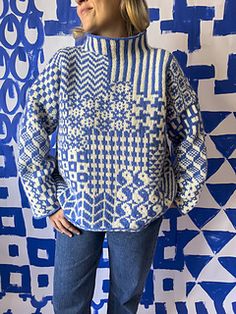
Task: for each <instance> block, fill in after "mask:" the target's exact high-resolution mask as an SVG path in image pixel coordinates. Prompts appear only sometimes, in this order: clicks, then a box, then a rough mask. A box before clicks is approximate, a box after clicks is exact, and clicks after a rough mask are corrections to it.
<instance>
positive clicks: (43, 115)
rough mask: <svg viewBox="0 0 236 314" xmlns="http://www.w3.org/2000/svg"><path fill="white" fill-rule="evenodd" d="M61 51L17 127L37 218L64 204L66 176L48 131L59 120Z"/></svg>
mask: <svg viewBox="0 0 236 314" xmlns="http://www.w3.org/2000/svg"><path fill="white" fill-rule="evenodd" d="M59 54H60V50H58V51H57V52H56V53H55V54H54V55H53V57H52V58H51V59H50V60H49V62H48V63H47V65H46V66H45V68H44V69H43V71H42V72H41V73H40V74H39V75H38V77H37V79H36V80H35V81H34V83H33V84H32V86H31V87H30V88H29V90H28V94H27V97H26V98H27V100H26V106H25V108H24V111H23V114H22V116H21V119H20V121H19V124H18V128H17V142H18V149H19V153H18V159H17V167H18V173H19V175H20V178H21V181H22V184H23V186H24V188H25V191H26V193H27V197H28V200H29V203H30V205H31V209H32V211H33V215H34V217H35V218H36V219H37V218H42V217H45V216H47V215H48V214H49V213H50V214H52V213H53V212H55V211H57V210H58V209H59V208H60V207H61V206H60V203H59V202H58V200H57V191H58V186H59V187H60V186H61V185H62V182H63V179H62V177H61V176H60V174H59V173H58V171H57V164H56V159H55V158H54V157H53V156H50V155H49V150H50V138H49V135H51V134H52V133H53V132H54V131H55V129H56V127H57V122H58V97H59V86H60V69H59ZM59 190H60V189H59Z"/></svg>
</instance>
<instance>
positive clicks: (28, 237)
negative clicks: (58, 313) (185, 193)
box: [0, 0, 236, 314]
mask: <svg viewBox="0 0 236 314" xmlns="http://www.w3.org/2000/svg"><path fill="white" fill-rule="evenodd" d="M147 3H148V6H149V13H150V19H151V25H150V27H149V29H148V39H149V42H150V44H151V45H153V46H155V47H162V48H166V49H168V50H169V51H172V52H173V53H174V54H175V56H176V57H177V59H178V60H179V62H180V64H181V66H182V68H183V70H184V72H185V74H186V75H187V76H188V78H189V79H190V82H191V84H192V86H193V87H194V89H195V90H196V91H197V93H198V96H199V100H200V105H201V110H202V117H203V120H204V127H205V130H206V133H207V136H206V141H207V148H208V158H209V159H208V165H209V169H208V178H207V181H206V183H205V186H204V187H203V191H202V194H201V197H200V200H199V203H198V204H197V207H195V208H194V209H193V210H192V211H191V212H190V213H189V214H188V215H186V216H180V215H179V213H178V212H177V210H176V209H170V210H169V211H168V212H167V213H166V215H165V217H164V220H163V223H162V227H161V230H160V233H159V237H158V244H157V250H156V254H155V258H154V260H153V264H152V267H151V269H150V272H149V275H148V278H147V281H146V285H145V289H144V292H143V296H142V298H141V301H140V306H139V310H138V313H139V314H142V313H143V314H144V313H149V314H150V313H152V314H153V313H158V314H166V313H167V314H175V313H178V314H188V313H189V314H194V313H199V314H207V313H208V314H215V313H217V314H223V313H227V314H233V313H236V249H235V248H236V230H235V227H236V191H235V190H236V179H235V178H236V176H235V173H236V150H235V148H236V119H235V118H236V105H235V104H236V1H235V0H188V1H187V0H149V1H147ZM78 24H79V18H78V16H77V14H76V3H75V2H74V1H70V0H50V1H43V0H1V1H0V180H1V184H0V241H1V242H0V285H1V288H0V314H21V313H24V314H33V313H35V314H51V313H53V309H52V302H51V301H52V279H53V271H54V251H55V233H54V230H53V228H52V226H51V224H50V221H49V220H47V219H42V220H35V219H33V218H32V214H31V210H30V208H29V203H28V201H27V197H26V195H25V193H24V190H23V188H22V185H21V182H20V179H19V176H18V174H17V169H16V162H15V161H16V156H17V153H18V151H17V145H16V127H17V124H18V121H19V118H20V116H21V113H22V111H23V108H24V105H25V94H26V91H27V88H28V87H29V85H30V83H32V81H33V80H34V79H35V78H36V77H37V75H38V73H39V72H40V71H41V70H42V69H43V67H44V66H45V64H46V62H47V61H48V60H49V58H50V57H51V56H52V55H53V53H54V52H55V51H56V50H57V49H59V48H61V47H65V46H69V45H75V44H77V43H76V42H75V41H74V39H73V37H72V35H71V29H72V28H73V27H74V26H76V25H78ZM54 140H55V139H54V136H52V148H53V142H54ZM52 152H53V149H52ZM108 290H109V257H108V249H107V242H106V237H105V240H104V247H103V254H102V256H101V259H100V263H99V267H98V269H97V279H96V286H95V292H94V298H93V303H92V307H93V311H92V313H94V314H95V313H97V314H105V313H106V308H107V298H108Z"/></svg>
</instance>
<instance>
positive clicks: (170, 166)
mask: <svg viewBox="0 0 236 314" xmlns="http://www.w3.org/2000/svg"><path fill="white" fill-rule="evenodd" d="M26 100H27V101H26V105H25V108H24V111H23V113H22V116H21V119H20V122H19V125H18V130H17V141H18V147H19V154H18V158H17V167H18V172H19V176H20V178H21V181H22V184H23V187H24V190H25V192H26V195H27V197H28V200H29V203H30V207H31V210H32V213H33V216H34V217H35V218H37V219H40V218H43V217H46V216H49V215H51V214H53V213H54V212H56V211H57V210H58V209H60V208H62V209H63V212H64V215H65V217H66V219H68V220H69V221H70V222H72V223H73V224H74V225H75V226H77V227H78V228H82V229H85V230H93V231H111V230H113V231H130V232H133V231H139V230H141V229H143V228H145V227H146V226H147V225H148V224H149V223H150V222H151V221H153V220H155V219H156V218H157V217H159V216H160V215H162V214H163V213H165V212H166V211H167V210H168V208H169V207H170V205H171V204H172V202H173V201H174V202H175V204H176V206H177V208H178V210H179V211H180V212H181V213H182V214H186V213H188V212H189V211H190V210H192V209H193V208H194V206H195V205H196V204H197V202H198V200H199V196H200V192H201V189H202V186H203V184H204V182H205V180H206V176H207V151H206V145H205V132H204V128H203V122H202V117H201V112H200V105H199V101H198V96H197V94H196V92H195V91H194V89H193V88H192V86H191V85H190V83H189V80H188V79H187V77H186V76H185V75H184V72H183V70H182V68H181V67H180V65H179V63H178V61H177V59H176V57H175V56H174V55H173V53H171V52H169V51H168V50H166V49H163V48H154V47H151V46H150V45H149V44H148V42H147V30H144V31H143V32H140V33H138V34H136V35H133V36H129V37H116V38H114V37H105V36H100V35H95V34H93V33H87V34H86V35H85V37H84V41H83V42H82V43H81V44H80V45H78V46H75V47H64V48H61V49H59V50H57V51H56V52H55V53H54V55H53V56H52V57H51V59H50V60H49V61H48V63H47V64H46V66H45V68H44V69H43V71H42V72H41V73H40V74H39V75H38V77H37V79H36V80H35V81H34V83H33V84H32V85H31V86H30V88H29V90H28V94H27V98H26ZM54 131H56V132H57V154H56V157H53V156H51V155H49V150H50V137H49V136H50V135H51V134H52V133H53V132H54ZM170 152H172V153H173V154H172V155H171V154H170Z"/></svg>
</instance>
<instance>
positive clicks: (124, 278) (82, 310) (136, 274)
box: [53, 216, 163, 314]
mask: <svg viewBox="0 0 236 314" xmlns="http://www.w3.org/2000/svg"><path fill="white" fill-rule="evenodd" d="M162 219H163V216H161V217H159V218H157V219H156V220H154V221H152V222H151V223H150V224H149V225H148V226H147V227H145V228H144V229H142V230H141V231H139V232H128V231H125V232H122V231H116V232H112V231H107V243H108V252H109V266H110V290H109V296H108V305H107V314H134V313H136V312H137V309H138V306H139V301H140V299H141V296H142V293H143V290H144V286H145V282H146V278H147V276H148V273H149V270H150V267H151V264H152V261H153V257H154V254H155V249H156V243H157V236H158V233H159V228H160V225H161V222H162ZM80 231H81V234H80V235H76V234H74V235H73V237H72V238H69V237H68V236H67V235H65V234H62V233H60V232H57V231H56V250H55V267H54V280H53V308H54V311H55V314H91V309H90V307H91V301H92V298H93V293H94V287H95V279H96V269H97V266H98V263H99V259H100V257H101V254H102V248H103V240H104V236H105V233H106V232H105V231H104V232H95V231H88V230H83V229H80Z"/></svg>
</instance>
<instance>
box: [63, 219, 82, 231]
mask: <svg viewBox="0 0 236 314" xmlns="http://www.w3.org/2000/svg"><path fill="white" fill-rule="evenodd" d="M60 223H61V226H62V228H63V230H65V231H66V230H69V231H71V232H72V233H73V232H74V233H76V234H80V232H79V230H78V228H76V227H75V226H74V225H73V224H72V223H70V222H69V221H68V220H67V219H66V218H65V217H62V219H61V220H60ZM67 234H68V232H67ZM69 234H71V233H69Z"/></svg>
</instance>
